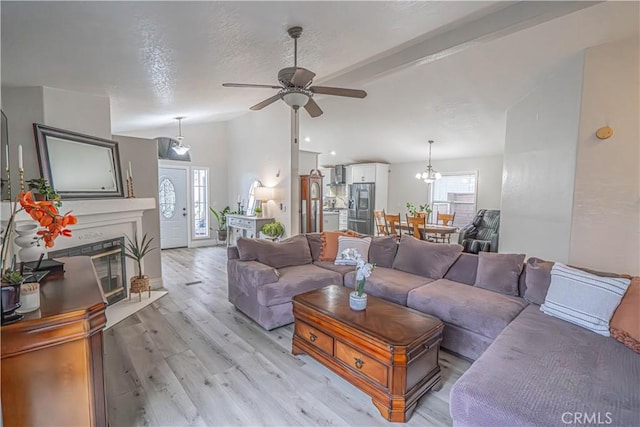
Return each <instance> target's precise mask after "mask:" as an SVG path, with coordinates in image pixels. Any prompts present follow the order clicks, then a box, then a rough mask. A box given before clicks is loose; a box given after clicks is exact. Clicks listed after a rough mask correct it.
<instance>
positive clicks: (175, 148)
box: [171, 116, 191, 156]
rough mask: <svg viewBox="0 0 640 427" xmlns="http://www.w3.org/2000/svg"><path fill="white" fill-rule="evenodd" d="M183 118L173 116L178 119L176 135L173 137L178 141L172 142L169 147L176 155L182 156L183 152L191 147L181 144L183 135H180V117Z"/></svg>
mask: <svg viewBox="0 0 640 427" xmlns="http://www.w3.org/2000/svg"><path fill="white" fill-rule="evenodd" d="M184 118H185V117H184V116H180V117H176V118H175V119H176V120H177V121H178V136H176V137H175V138H174V139H175V140H177V141H178V143H177V144H173V146H172V147H171V148H172V149H173V151H175V152H176V154H177V155H178V156H184V155H185V154H187V151H189V150H190V149H191V146H189V145H186V144H183V142H182V141H183V140H184V136H182V119H184Z"/></svg>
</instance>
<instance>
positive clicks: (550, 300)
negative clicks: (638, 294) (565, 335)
mask: <svg viewBox="0 0 640 427" xmlns="http://www.w3.org/2000/svg"><path fill="white" fill-rule="evenodd" d="M630 282H631V281H630V280H629V279H623V278H616V277H600V276H596V275H594V274H591V273H587V272H585V271H582V270H578V269H576V268H571V267H567V266H566V265H564V264H561V263H559V262H557V263H555V264H554V266H553V268H552V269H551V285H550V286H549V291H548V292H547V297H546V298H545V300H544V304H542V306H540V309H541V310H542V311H543V312H544V313H546V314H548V315H550V316H554V317H557V318H559V319H562V320H566V321H567V322H571V323H574V324H576V325H578V326H582V327H583V328H585V329H588V330H590V331H592V332H595V333H597V334H600V335H604V336H606V337H608V336H609V335H610V333H609V321H610V320H611V317H612V316H613V312H614V311H615V309H616V307H617V306H618V304H620V300H621V299H622V296H623V295H624V293H625V292H626V290H627V288H628V287H629V283H630Z"/></svg>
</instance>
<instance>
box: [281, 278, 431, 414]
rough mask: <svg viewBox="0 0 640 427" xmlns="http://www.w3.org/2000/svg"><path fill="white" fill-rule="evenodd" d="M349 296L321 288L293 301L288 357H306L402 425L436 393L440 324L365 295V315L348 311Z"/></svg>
mask: <svg viewBox="0 0 640 427" xmlns="http://www.w3.org/2000/svg"><path fill="white" fill-rule="evenodd" d="M351 291H352V290H351V289H348V288H343V287H340V286H327V287H325V288H322V289H317V290H314V291H310V292H306V293H303V294H300V295H297V296H295V297H293V315H294V318H295V332H294V335H293V342H292V353H293V354H295V355H298V354H307V355H309V356H311V357H312V358H314V359H315V360H317V361H318V362H320V363H321V364H323V365H324V366H326V367H328V368H329V369H331V370H332V371H333V372H335V373H336V374H338V375H340V376H341V377H342V378H344V379H346V380H347V381H349V382H350V383H351V384H353V385H354V386H356V387H357V388H359V389H360V390H362V391H363V392H364V393H366V394H368V395H369V396H371V399H372V401H373V404H374V405H375V406H376V408H378V410H379V411H380V413H381V414H382V416H383V417H384V418H386V419H387V420H388V421H395V422H406V421H407V420H408V419H409V418H410V417H411V414H412V413H413V410H414V409H415V407H416V405H417V404H418V400H419V399H420V398H421V397H422V396H423V395H424V394H425V393H426V392H427V391H429V390H432V389H433V390H439V389H440V388H441V387H442V380H441V375H440V366H439V365H438V353H439V351H440V342H441V341H442V328H443V324H442V322H441V321H440V320H439V319H437V318H435V317H433V316H429V315H427V314H424V313H420V312H418V311H415V310H412V309H410V308H407V307H404V306H401V305H398V304H394V303H391V302H388V301H385V300H383V299H380V298H376V297H372V296H371V295H369V296H368V297H367V299H368V302H367V308H366V310H364V311H354V310H351V309H350V308H349V293H350V292H351Z"/></svg>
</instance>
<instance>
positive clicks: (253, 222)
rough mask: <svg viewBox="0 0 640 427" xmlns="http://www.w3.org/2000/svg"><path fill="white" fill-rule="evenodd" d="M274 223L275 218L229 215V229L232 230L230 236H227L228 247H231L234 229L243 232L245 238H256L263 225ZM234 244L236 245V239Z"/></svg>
mask: <svg viewBox="0 0 640 427" xmlns="http://www.w3.org/2000/svg"><path fill="white" fill-rule="evenodd" d="M273 221H274V219H273V218H265V217H258V216H246V215H227V228H228V229H230V230H231V233H230V235H229V236H227V246H229V245H231V239H232V236H233V234H234V233H233V229H236V230H241V231H242V236H243V237H249V238H255V237H259V235H260V230H261V229H262V226H263V225H265V224H269V223H272V222H273ZM233 243H235V239H234V241H233Z"/></svg>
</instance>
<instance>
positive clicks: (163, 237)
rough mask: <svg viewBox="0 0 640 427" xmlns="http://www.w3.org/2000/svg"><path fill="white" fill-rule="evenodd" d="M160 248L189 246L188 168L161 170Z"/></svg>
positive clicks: (159, 180)
mask: <svg viewBox="0 0 640 427" xmlns="http://www.w3.org/2000/svg"><path fill="white" fill-rule="evenodd" d="M158 172H159V173H158V177H159V178H158V188H159V194H158V202H159V208H160V209H159V210H160V248H161V249H170V248H181V247H186V246H187V244H188V233H189V213H188V211H187V191H188V189H187V168H159V170H158Z"/></svg>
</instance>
